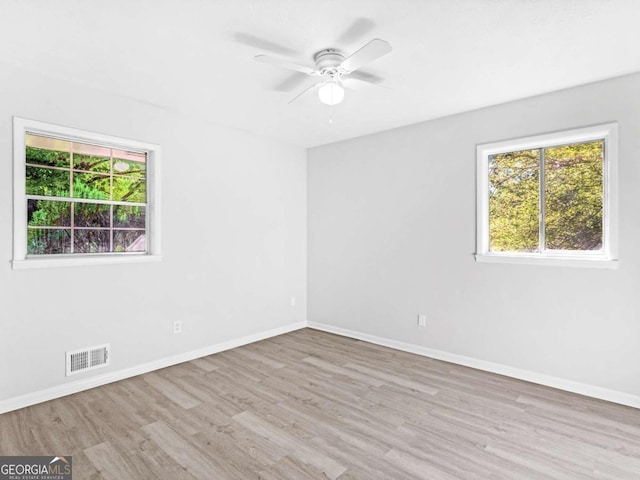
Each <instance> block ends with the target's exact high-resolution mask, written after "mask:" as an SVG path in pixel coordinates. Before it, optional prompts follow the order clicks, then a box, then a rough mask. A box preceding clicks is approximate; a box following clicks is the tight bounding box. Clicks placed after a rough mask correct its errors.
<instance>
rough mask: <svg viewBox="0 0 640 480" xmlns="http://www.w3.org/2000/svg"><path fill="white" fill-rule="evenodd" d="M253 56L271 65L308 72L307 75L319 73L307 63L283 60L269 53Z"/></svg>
mask: <svg viewBox="0 0 640 480" xmlns="http://www.w3.org/2000/svg"><path fill="white" fill-rule="evenodd" d="M253 58H254V59H255V60H256V61H257V62H260V63H267V64H269V65H275V66H276V67H282V68H286V69H287V70H293V71H294V72H300V73H306V74H307V75H316V74H317V73H318V72H316V71H315V70H314V69H313V68H311V67H307V66H305V65H299V64H297V63H293V62H290V61H288V60H283V59H280V58H274V57H270V56H268V55H256V56H255V57H253Z"/></svg>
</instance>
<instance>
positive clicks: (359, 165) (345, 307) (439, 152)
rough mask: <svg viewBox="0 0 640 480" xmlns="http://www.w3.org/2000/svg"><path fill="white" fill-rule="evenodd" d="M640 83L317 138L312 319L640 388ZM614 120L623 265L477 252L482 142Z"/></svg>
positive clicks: (311, 177) (639, 78)
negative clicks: (346, 136)
mask: <svg viewBox="0 0 640 480" xmlns="http://www.w3.org/2000/svg"><path fill="white" fill-rule="evenodd" d="M639 85H640V75H638V74H636V75H631V76H626V77H621V78H617V79H613V80H609V81H604V82H600V83H595V84H591V85H586V86H583V87H579V88H573V89H570V90H565V91H560V92H556V93H552V94H548V95H544V96H539V97H534V98H530V99H526V100H522V101H517V102H513V103H508V104H504V105H499V106H496V107H492V108H486V109H482V110H478V111H473V112H469V113H464V114H460V115H455V116H451V117H447V118H443V119H440V120H436V121H431V122H426V123H421V124H417V125H412V126H408V127H405V128H400V129H396V130H392V131H387V132H383V133H380V134H376V135H371V136H367V137H362V138H358V139H354V140H350V141H345V142H341V143H337V144H332V145H328V146H324V147H318V148H315V149H312V150H310V151H309V153H308V165H307V169H308V209H309V210H308V225H309V227H308V238H309V242H308V295H309V299H308V319H309V321H311V322H319V323H322V324H325V325H330V326H332V327H337V328H341V329H348V330H351V331H355V332H360V333H364V334H367V335H373V336H377V337H382V338H384V339H390V340H394V341H399V342H405V343H409V344H413V345H418V346H422V347H427V348H430V349H435V350H440V351H444V352H449V353H452V354H457V355H462V356H466V357H471V358H472V359H478V360H482V361H486V362H495V363H497V364H502V365H506V366H509V367H513V368H515V369H523V370H528V371H532V372H536V373H539V374H544V375H550V376H553V377H558V378H560V379H567V380H571V381H574V382H580V383H584V384H588V385H592V386H596V387H601V388H604V389H611V390H615V391H618V392H625V393H627V394H630V395H636V396H637V395H640V295H639V293H638V292H640V249H638V245H640V213H639V208H638V205H640V188H639V185H640V163H639V162H638V160H639V158H638V156H639V152H640V88H638V86H639ZM337 114H339V113H337ZM610 121H618V122H619V125H620V159H619V162H620V163H619V171H620V191H619V199H620V212H619V213H620V223H621V225H620V232H619V234H620V237H619V239H620V269H619V270H600V269H581V268H566V267H548V266H547V267H542V266H528V265H502V264H479V263H476V262H475V261H474V257H473V253H474V251H475V240H476V239H475V228H476V218H475V212H476V197H475V195H476V190H475V182H476V169H475V161H476V159H475V147H476V145H477V144H479V143H485V142H491V141H498V140H503V139H509V138H515V137H521V136H526V135H532V134H538V133H544V132H551V131H556V130H561V129H569V128H574V127H580V126H586V125H593V124H597V123H604V122H610ZM419 312H424V313H426V314H427V315H428V324H427V327H426V328H418V327H417V326H416V324H417V321H416V320H417V314H418V313H419Z"/></svg>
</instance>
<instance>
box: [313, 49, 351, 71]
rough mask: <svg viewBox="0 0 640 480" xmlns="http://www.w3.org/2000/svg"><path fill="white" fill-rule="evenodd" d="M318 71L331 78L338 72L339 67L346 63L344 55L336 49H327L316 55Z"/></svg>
mask: <svg viewBox="0 0 640 480" xmlns="http://www.w3.org/2000/svg"><path fill="white" fill-rule="evenodd" d="M313 59H314V60H315V62H316V70H318V71H319V72H320V73H321V74H323V75H325V74H329V75H331V76H333V75H335V74H336V73H337V72H338V67H339V66H340V64H341V63H342V62H343V61H344V55H343V54H342V53H340V52H339V51H338V50H336V49H335V48H326V49H324V50H320V51H319V52H318V53H316V54H315V56H314V57H313Z"/></svg>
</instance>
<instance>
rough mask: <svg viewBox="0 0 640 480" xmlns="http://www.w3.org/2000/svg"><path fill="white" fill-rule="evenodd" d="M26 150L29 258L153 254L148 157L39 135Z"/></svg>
mask: <svg viewBox="0 0 640 480" xmlns="http://www.w3.org/2000/svg"><path fill="white" fill-rule="evenodd" d="M25 145H26V152H25V169H26V170H25V173H26V178H25V187H26V202H27V256H42V255H60V254H76V255H80V254H92V255H95V254H113V253H138V254H145V253H148V242H147V230H148V220H147V217H148V215H147V212H148V200H147V168H146V167H147V153H146V152H134V151H128V150H122V149H119V148H112V147H109V146H104V145H93V144H90V143H84V142H76V141H72V140H67V139H62V138H56V137H49V136H46V135H41V134H33V133H26V134H25ZM64 204H68V206H69V211H68V214H67V215H64V213H60V210H64V206H63V205H64ZM87 210H89V211H90V210H95V212H94V213H98V212H100V214H98V215H93V218H92V219H89V220H87V217H88V216H87V215H86V214H83V213H82V212H84V211H87ZM37 213H40V215H36V214H37ZM66 219H68V221H67V220H66ZM105 219H106V221H105ZM78 220H80V221H78Z"/></svg>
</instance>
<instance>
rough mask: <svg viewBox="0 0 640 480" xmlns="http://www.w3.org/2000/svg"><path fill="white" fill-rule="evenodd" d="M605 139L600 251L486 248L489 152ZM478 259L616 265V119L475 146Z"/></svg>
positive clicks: (588, 265) (491, 153)
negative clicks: (528, 250) (513, 250)
mask: <svg viewBox="0 0 640 480" xmlns="http://www.w3.org/2000/svg"><path fill="white" fill-rule="evenodd" d="M593 140H604V159H603V173H604V177H603V190H604V192H603V200H604V212H603V229H602V238H603V248H602V252H598V253H592V252H576V253H569V252H564V251H562V252H560V251H559V252H557V253H555V252H553V251H547V252H544V253H516V252H490V251H489V156H491V155H495V154H498V153H506V152H513V151H518V150H532V149H537V148H547V147H553V146H558V145H566V144H572V143H583V142H589V141H593ZM476 162H477V164H476V168H477V170H476V175H477V186H476V195H477V198H476V208H477V213H476V254H475V259H476V261H477V262H490V263H519V264H533V265H557V266H571V267H592V268H614V269H615V268H618V123H617V122H611V123H605V124H600V125H594V126H589V127H583V128H576V129H572V130H563V131H558V132H553V133H548V134H543V135H535V136H530V137H521V138H516V139H511V140H504V141H499V142H493V143H484V144H479V145H477V147H476Z"/></svg>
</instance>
